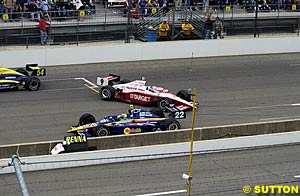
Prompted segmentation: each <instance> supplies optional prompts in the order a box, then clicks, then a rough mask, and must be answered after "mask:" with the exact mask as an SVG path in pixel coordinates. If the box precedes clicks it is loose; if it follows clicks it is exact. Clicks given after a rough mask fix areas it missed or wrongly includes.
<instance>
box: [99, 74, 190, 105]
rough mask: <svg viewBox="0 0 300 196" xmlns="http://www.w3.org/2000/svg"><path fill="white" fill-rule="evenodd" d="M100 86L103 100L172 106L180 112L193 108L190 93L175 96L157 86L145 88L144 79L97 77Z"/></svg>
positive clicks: (181, 92)
mask: <svg viewBox="0 0 300 196" xmlns="http://www.w3.org/2000/svg"><path fill="white" fill-rule="evenodd" d="M97 85H99V86H100V90H99V95H100V98H101V99H103V100H118V101H122V102H128V103H136V104H139V105H145V106H153V105H157V106H159V107H160V108H162V109H165V107H166V106H168V105H170V104H174V105H175V106H176V107H177V108H179V109H180V110H187V109H192V108H193V101H192V99H191V93H189V91H188V90H181V91H179V92H178V93H177V94H176V95H174V94H172V93H171V92H170V91H169V90H168V89H165V88H162V87H158V86H147V85H146V81H145V79H144V78H142V79H141V80H134V81H129V80H120V76H118V75H114V74H109V75H108V76H107V77H104V78H101V77H97Z"/></svg>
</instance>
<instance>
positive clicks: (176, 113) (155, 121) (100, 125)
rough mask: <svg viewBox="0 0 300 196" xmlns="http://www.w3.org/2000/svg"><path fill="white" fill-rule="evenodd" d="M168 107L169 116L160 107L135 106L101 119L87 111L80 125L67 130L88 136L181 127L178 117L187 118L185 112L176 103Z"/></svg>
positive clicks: (80, 120)
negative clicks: (149, 108)
mask: <svg viewBox="0 0 300 196" xmlns="http://www.w3.org/2000/svg"><path fill="white" fill-rule="evenodd" d="M167 108H168V110H169V111H170V112H171V113H170V115H169V116H168V117H165V113H164V111H162V110H161V109H158V108H154V109H151V110H150V111H148V110H143V109H135V108H134V107H133V106H131V108H130V109H129V110H128V114H120V115H113V116H106V117H104V119H102V120H100V121H96V120H95V117H94V116H93V115H92V114H89V113H86V114H83V115H82V116H81V117H80V119H79V122H78V125H76V126H72V127H71V128H70V129H69V130H68V131H67V132H68V133H75V134H84V135H86V136H87V137H99V136H101V137H102V136H107V135H120V134H126V135H127V134H134V133H142V132H153V131H165V130H177V129H180V128H181V126H180V123H179V122H178V121H177V120H176V119H183V118H185V117H186V114H185V112H184V111H181V110H179V109H177V108H176V107H175V106H174V105H172V106H171V107H167Z"/></svg>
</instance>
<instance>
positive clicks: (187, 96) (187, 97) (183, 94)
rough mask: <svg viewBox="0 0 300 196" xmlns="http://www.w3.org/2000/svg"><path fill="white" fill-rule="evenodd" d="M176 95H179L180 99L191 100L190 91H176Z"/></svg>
mask: <svg viewBox="0 0 300 196" xmlns="http://www.w3.org/2000/svg"><path fill="white" fill-rule="evenodd" d="M176 96H177V97H180V98H181V99H183V100H186V101H192V100H191V96H190V93H189V92H188V91H187V90H181V91H178V93H177V94H176Z"/></svg>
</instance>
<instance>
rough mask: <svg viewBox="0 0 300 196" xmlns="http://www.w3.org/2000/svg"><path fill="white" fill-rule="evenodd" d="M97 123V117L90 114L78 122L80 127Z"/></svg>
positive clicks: (86, 114) (81, 117) (83, 115)
mask: <svg viewBox="0 0 300 196" xmlns="http://www.w3.org/2000/svg"><path fill="white" fill-rule="evenodd" d="M94 122H96V119H95V117H94V116H93V115H92V114H90V113H85V114H82V115H81V116H80V118H79V121H78V126H82V125H86V124H90V123H94Z"/></svg>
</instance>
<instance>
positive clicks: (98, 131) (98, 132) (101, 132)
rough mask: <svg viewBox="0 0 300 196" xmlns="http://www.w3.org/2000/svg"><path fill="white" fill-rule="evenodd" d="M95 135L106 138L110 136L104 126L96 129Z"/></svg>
mask: <svg viewBox="0 0 300 196" xmlns="http://www.w3.org/2000/svg"><path fill="white" fill-rule="evenodd" d="M94 135H95V136H96V137H104V136H108V135H109V130H108V129H107V128H106V127H104V126H103V125H100V126H97V127H96V128H95V129H94Z"/></svg>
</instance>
